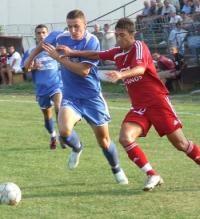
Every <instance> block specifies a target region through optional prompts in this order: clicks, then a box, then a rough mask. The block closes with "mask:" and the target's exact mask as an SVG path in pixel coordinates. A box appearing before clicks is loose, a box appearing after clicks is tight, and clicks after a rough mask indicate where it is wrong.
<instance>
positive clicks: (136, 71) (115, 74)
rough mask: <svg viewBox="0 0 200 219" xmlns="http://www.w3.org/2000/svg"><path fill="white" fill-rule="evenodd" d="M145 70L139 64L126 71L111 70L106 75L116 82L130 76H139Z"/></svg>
mask: <svg viewBox="0 0 200 219" xmlns="http://www.w3.org/2000/svg"><path fill="white" fill-rule="evenodd" d="M144 72H145V68H144V67H142V66H137V67H134V68H131V69H129V70H126V71H122V72H119V71H110V72H107V73H106V76H107V77H108V78H109V80H110V81H111V82H112V83H116V82H117V81H119V80H124V79H126V78H130V77H134V76H138V75H143V74H144Z"/></svg>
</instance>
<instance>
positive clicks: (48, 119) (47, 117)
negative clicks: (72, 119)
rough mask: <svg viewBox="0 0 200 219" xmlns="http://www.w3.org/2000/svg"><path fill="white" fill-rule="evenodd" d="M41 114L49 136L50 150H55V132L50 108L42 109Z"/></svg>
mask: <svg viewBox="0 0 200 219" xmlns="http://www.w3.org/2000/svg"><path fill="white" fill-rule="evenodd" d="M41 110H42V113H43V116H44V126H45V128H46V129H47V131H48V133H49V134H50V137H51V139H50V149H52V150H53V149H56V130H55V127H54V121H53V112H52V107H48V108H42V109H41Z"/></svg>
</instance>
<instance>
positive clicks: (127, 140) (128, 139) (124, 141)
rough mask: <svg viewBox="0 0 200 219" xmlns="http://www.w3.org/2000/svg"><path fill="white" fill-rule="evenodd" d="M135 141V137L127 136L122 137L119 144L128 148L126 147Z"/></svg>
mask: <svg viewBox="0 0 200 219" xmlns="http://www.w3.org/2000/svg"><path fill="white" fill-rule="evenodd" d="M134 141H135V139H134V138H133V137H130V136H127V135H124V136H120V138H119V143H120V144H121V145H124V146H126V145H128V144H130V143H131V142H134Z"/></svg>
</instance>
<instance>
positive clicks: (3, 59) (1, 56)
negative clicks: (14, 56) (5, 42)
mask: <svg viewBox="0 0 200 219" xmlns="http://www.w3.org/2000/svg"><path fill="white" fill-rule="evenodd" d="M7 61H8V54H7V50H6V47H5V46H0V76H1V77H0V79H1V83H3V84H6V78H5V77H6V76H7V77H10V75H6V74H7V73H6V72H7ZM11 80H12V75H11Z"/></svg>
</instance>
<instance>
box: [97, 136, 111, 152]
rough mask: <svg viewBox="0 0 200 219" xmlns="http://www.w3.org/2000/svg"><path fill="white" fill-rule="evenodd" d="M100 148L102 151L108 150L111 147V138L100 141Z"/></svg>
mask: <svg viewBox="0 0 200 219" xmlns="http://www.w3.org/2000/svg"><path fill="white" fill-rule="evenodd" d="M98 142H99V146H100V147H101V148H102V149H108V148H109V146H110V142H111V141H110V139H109V138H102V139H100V140H99V141H98Z"/></svg>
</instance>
